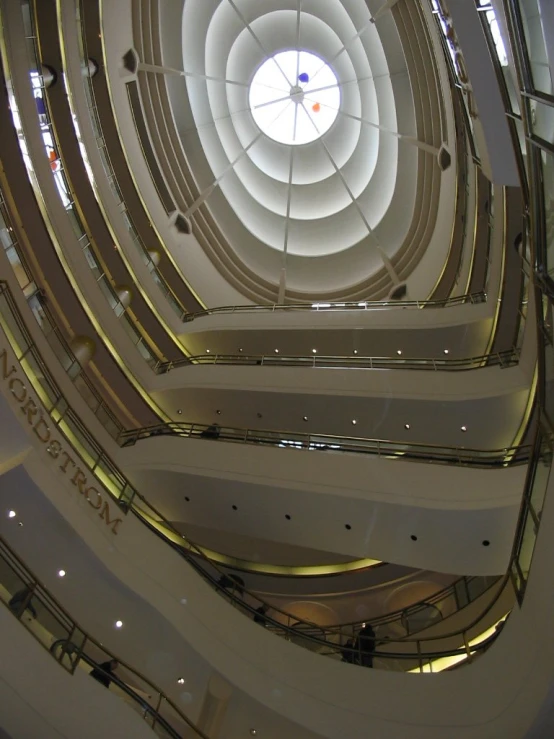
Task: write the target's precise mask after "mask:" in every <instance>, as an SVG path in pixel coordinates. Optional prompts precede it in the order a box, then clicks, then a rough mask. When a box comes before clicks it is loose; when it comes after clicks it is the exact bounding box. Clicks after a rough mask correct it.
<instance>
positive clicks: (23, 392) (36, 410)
mask: <svg viewBox="0 0 554 739" xmlns="http://www.w3.org/2000/svg"><path fill="white" fill-rule="evenodd" d="M0 371H1V376H2V381H3V382H4V383H6V384H7V386H8V389H9V391H10V393H11V394H12V395H13V397H14V398H15V400H16V401H17V403H19V408H20V410H21V413H22V414H23V416H24V417H25V418H26V420H27V423H28V424H29V426H31V428H32V430H33V433H34V434H35V436H36V437H37V439H39V441H41V442H42V443H43V444H44V445H45V446H46V451H47V453H48V454H49V455H50V457H51V458H52V460H55V461H56V463H57V464H58V469H60V470H61V471H62V472H63V473H64V474H65V475H67V476H68V477H69V478H70V479H71V482H72V484H73V485H75V487H76V488H77V490H78V491H79V493H80V494H81V495H82V496H83V497H84V499H85V500H86V501H87V503H88V504H89V505H90V506H91V507H92V508H94V509H95V510H96V511H98V515H99V517H100V518H101V519H102V520H103V521H104V522H105V524H106V526H107V527H108V528H109V529H110V531H111V532H112V534H117V532H118V528H119V525H120V524H121V523H122V522H123V519H121V518H118V515H119V513H120V511H119V508H118V507H117V506H116V505H115V503H110V502H108V500H106V498H105V493H104V491H102V492H101V491H100V490H98V488H97V487H95V486H94V484H90V480H89V477H88V476H87V473H86V472H85V471H84V470H83V469H82V468H81V467H80V466H79V464H78V462H79V459H78V457H77V455H76V454H75V452H74V451H73V450H72V449H71V452H68V451H66V445H64V444H63V443H62V442H61V441H59V440H58V439H55V438H53V435H52V432H51V430H50V427H49V426H48V423H47V421H46V419H47V418H49V416H48V415H46V414H45V413H44V411H43V409H42V408H40V407H39V405H38V404H37V403H36V402H35V401H34V400H33V398H32V397H31V395H30V394H29V392H28V391H27V386H26V385H25V383H24V382H23V380H22V379H21V377H19V375H18V372H17V368H16V366H15V365H12V366H11V367H9V366H8V354H7V351H6V349H2V351H0Z"/></svg>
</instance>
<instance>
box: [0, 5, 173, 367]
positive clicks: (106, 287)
mask: <svg viewBox="0 0 554 739" xmlns="http://www.w3.org/2000/svg"><path fill="white" fill-rule="evenodd" d="M29 20H30V23H31V27H32V35H31V36H30V37H27V39H26V40H27V42H29V43H28V44H27V51H28V53H29V52H30V51H32V57H31V56H29V64H30V69H32V65H34V67H35V70H36V71H37V73H38V74H39V76H40V75H41V68H42V61H41V56H40V51H39V48H38V43H37V35H36V27H35V18H34V14H33V13H32V12H31V13H30V14H29ZM29 47H31V48H29ZM5 74H6V76H7V71H5ZM43 89H46V88H43ZM12 92H13V95H14V98H15V99H16V101H17V98H16V95H15V89H12ZM42 100H43V102H44V111H45V112H44V115H45V116H46V120H47V124H46V125H47V126H48V129H49V131H50V134H51V136H52V143H53V147H52V148H53V150H54V152H55V154H56V157H57V161H59V163H60V169H59V170H58V171H57V172H56V174H58V175H59V177H60V179H61V181H63V184H64V189H65V192H66V196H67V198H68V200H69V201H70V203H69V207H66V206H64V207H65V210H66V212H67V215H68V217H69V218H70V220H71V222H72V227H73V230H74V232H75V233H76V236H77V232H76V229H78V233H79V235H78V236H77V238H78V240H79V243H80V245H81V247H82V249H83V251H84V250H85V249H86V250H87V254H88V255H89V256H90V258H91V259H92V260H93V261H94V263H95V268H96V269H97V270H98V272H99V275H100V276H99V277H98V278H97V280H96V281H97V283H98V285H99V287H101V286H103V289H102V287H101V291H102V292H103V293H104V291H106V292H107V293H108V294H109V295H110V298H111V300H112V301H113V303H114V305H117V304H119V303H120V300H119V297H118V296H117V294H116V292H115V289H114V285H113V284H112V281H111V280H110V279H109V278H108V275H107V273H106V271H105V270H104V268H103V265H102V263H101V261H100V260H99V258H98V255H97V254H96V252H95V250H94V248H93V243H94V241H93V239H91V238H90V236H89V233H88V231H87V229H86V228H85V225H84V224H83V221H82V219H81V216H80V214H79V211H78V209H76V208H75V207H74V204H75V199H74V196H73V191H72V188H71V183H70V182H69V180H68V178H67V176H66V173H65V169H64V166H63V161H62V158H61V155H60V148H59V142H58V140H57V134H56V129H55V126H54V125H53V121H52V116H51V113H50V104H49V101H48V97H47V95H44V97H43V98H42ZM18 137H20V138H23V139H25V132H24V131H23V129H21V131H20V132H18ZM27 173H28V176H29V180H30V182H31V185H32V188H33V192H34V194H35V197H36V198H37V200H38V199H39V198H41V197H42V196H41V193H40V185H39V183H38V181H37V182H35V180H34V176H31V173H30V172H29V169H28V168H27ZM82 239H86V243H84V244H82V243H81V240H82ZM104 294H105V293H104ZM106 299H108V298H107V296H106ZM108 302H109V301H108ZM112 307H113V306H112ZM123 320H124V322H125V325H126V326H127V327H128V328H129V331H130V332H131V333H132V334H133V337H135V338H136V345H138V344H141V346H143V347H145V350H146V351H147V352H148V354H149V355H150V357H151V359H150V360H148V361H149V363H150V362H151V363H152V364H155V362H156V361H158V359H159V357H157V356H156V354H155V352H154V351H153V349H152V348H151V346H150V345H149V343H148V342H147V341H146V340H145V338H144V336H143V334H142V333H141V331H139V329H138V327H137V325H138V321H137V322H136V323H135V321H133V320H132V319H131V317H130V315H129V314H128V313H127V311H123Z"/></svg>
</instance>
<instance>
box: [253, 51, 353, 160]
mask: <svg viewBox="0 0 554 739" xmlns="http://www.w3.org/2000/svg"><path fill="white" fill-rule="evenodd" d="M249 103H250V110H251V112H252V116H253V118H254V121H255V122H256V123H257V125H258V126H259V128H260V130H261V131H263V133H265V134H266V136H269V138H271V139H273V140H274V141H278V142H279V143H281V144H288V145H291V146H298V145H300V144H308V143H310V142H311V141H315V140H316V139H319V138H320V137H321V136H323V134H324V133H326V132H327V131H328V130H329V129H330V128H331V126H332V125H333V123H334V122H335V119H336V117H337V115H338V113H339V107H340V88H339V84H338V81H337V78H336V76H335V73H334V72H333V70H332V69H331V67H330V66H329V65H328V64H327V63H326V62H324V61H323V59H321V58H320V57H318V56H316V55H315V54H311V53H310V52H308V51H296V50H293V51H282V52H280V53H278V54H275V56H272V57H270V58H269V59H266V60H265V62H263V64H262V65H261V66H260V67H259V68H258V71H257V72H256V74H255V75H254V79H253V80H252V84H251V85H250V95H249Z"/></svg>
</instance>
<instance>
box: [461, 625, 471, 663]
mask: <svg viewBox="0 0 554 739" xmlns="http://www.w3.org/2000/svg"><path fill="white" fill-rule="evenodd" d="M463 636H464V647H465V650H466V655H467V661H468V662H471V661H472V660H473V657H472V654H471V650H470V648H469V642H468V640H467V632H465V631H464V632H463Z"/></svg>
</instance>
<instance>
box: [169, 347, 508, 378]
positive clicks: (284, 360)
mask: <svg viewBox="0 0 554 739" xmlns="http://www.w3.org/2000/svg"><path fill="white" fill-rule="evenodd" d="M519 355H520V350H519V349H517V348H515V347H514V348H513V349H508V350H506V351H503V352H494V353H492V354H483V355H481V356H478V357H468V358H461V359H457V358H450V357H421V358H420V357H417V358H415V357H402V356H398V357H359V356H353V357H352V356H348V357H345V356H335V357H332V356H322V355H319V354H312V356H304V357H302V356H286V355H283V354H278V355H275V354H197V355H195V356H191V357H187V358H184V359H180V360H177V361H175V362H159V363H158V364H157V365H156V366H155V370H156V371H157V372H159V373H160V374H162V373H165V372H170V371H171V370H172V369H176V368H177V367H186V366H190V365H193V364H220V365H245V366H250V367H252V366H266V367H311V368H314V367H322V368H326V369H333V368H338V367H340V368H346V369H366V370H367V369H369V370H373V369H391V370H403V369H406V370H434V371H435V372H452V371H461V370H472V369H477V368H478V367H493V366H498V367H502V368H505V367H513V366H514V365H516V364H517V363H518V361H519Z"/></svg>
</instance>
